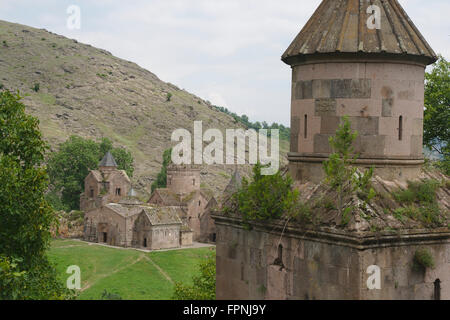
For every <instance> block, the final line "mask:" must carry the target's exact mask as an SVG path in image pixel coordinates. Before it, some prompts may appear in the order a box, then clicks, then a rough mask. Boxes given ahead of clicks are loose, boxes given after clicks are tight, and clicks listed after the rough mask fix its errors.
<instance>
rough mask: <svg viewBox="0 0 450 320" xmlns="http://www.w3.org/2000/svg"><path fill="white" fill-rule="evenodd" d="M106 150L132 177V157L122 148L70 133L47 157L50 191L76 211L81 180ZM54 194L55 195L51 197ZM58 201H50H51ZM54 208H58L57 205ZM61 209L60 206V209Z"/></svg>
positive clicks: (105, 141)
mask: <svg viewBox="0 0 450 320" xmlns="http://www.w3.org/2000/svg"><path fill="white" fill-rule="evenodd" d="M107 151H111V153H112V155H113V156H114V158H115V159H116V162H117V165H118V169H120V170H125V171H126V172H127V174H128V175H129V176H130V177H132V176H133V171H134V167H133V157H132V156H131V153H130V152H128V151H126V150H124V149H122V148H113V146H112V142H111V141H110V140H109V139H106V138H103V139H102V140H101V142H95V141H93V140H90V139H84V138H81V137H78V136H71V137H70V138H69V139H68V140H67V141H65V142H64V143H62V144H61V145H60V146H59V151H58V152H54V153H52V154H51V156H50V157H49V159H48V171H49V176H50V182H51V186H52V190H51V194H53V195H55V194H61V202H62V206H63V208H68V209H69V210H78V209H79V208H80V203H79V202H80V194H81V193H82V192H83V189H84V179H85V178H86V176H87V175H88V173H89V171H90V170H95V169H97V168H98V164H99V162H100V160H101V159H102V158H103V156H104V155H105V153H106V152H107ZM53 197H54V196H53ZM55 203H56V204H57V202H56V201H52V204H55ZM57 207H59V208H61V206H60V205H57ZM63 208H61V209H63Z"/></svg>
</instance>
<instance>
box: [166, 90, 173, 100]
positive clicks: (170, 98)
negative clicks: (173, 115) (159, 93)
mask: <svg viewBox="0 0 450 320" xmlns="http://www.w3.org/2000/svg"><path fill="white" fill-rule="evenodd" d="M170 100H172V94H171V93H170V92H168V93H167V100H166V101H167V102H169V101H170Z"/></svg>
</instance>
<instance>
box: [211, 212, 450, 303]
mask: <svg viewBox="0 0 450 320" xmlns="http://www.w3.org/2000/svg"><path fill="white" fill-rule="evenodd" d="M214 218H215V221H216V228H217V229H218V235H217V236H218V238H217V262H216V264H217V276H216V277H217V288H218V289H217V298H218V299H237V300H239V299H252V300H253V299H255V300H257V299H277V300H286V299H289V300H290V299H296V300H305V299H306V300H308V299H312V300H313V299H339V300H340V299H350V300H359V299H361V300H364V299H388V300H390V299H408V300H409V299H425V300H430V299H434V298H435V296H434V294H435V283H436V281H437V280H439V284H440V288H441V292H440V295H441V296H440V298H441V299H450V232H449V231H448V229H446V228H444V229H442V230H434V231H433V232H430V231H429V230H422V231H420V230H416V231H404V232H402V234H401V235H399V234H397V233H392V232H391V233H389V232H388V233H385V234H382V235H378V236H375V235H373V234H371V233H367V234H349V233H346V232H338V231H335V230H334V231H331V230H327V229H323V230H322V231H320V230H308V229H302V228H301V226H298V225H289V226H288V227H287V228H286V229H284V228H285V225H284V224H283V223H282V222H279V223H276V222H275V223H270V224H263V223H259V224H258V223H255V224H254V225H253V226H254V229H253V230H251V231H248V230H244V229H243V228H242V226H241V221H240V220H239V219H237V218H232V217H224V216H214ZM283 229H284V233H283ZM423 247H426V248H428V250H430V252H431V253H432V255H433V257H434V258H435V263H436V265H437V266H438V267H437V268H436V269H434V270H431V269H427V270H426V271H414V269H413V259H414V255H415V252H416V250H417V249H419V248H423ZM280 250H281V251H280ZM371 265H377V266H379V267H380V268H381V290H369V289H368V287H367V280H368V278H369V276H370V274H367V268H368V267H369V266H371Z"/></svg>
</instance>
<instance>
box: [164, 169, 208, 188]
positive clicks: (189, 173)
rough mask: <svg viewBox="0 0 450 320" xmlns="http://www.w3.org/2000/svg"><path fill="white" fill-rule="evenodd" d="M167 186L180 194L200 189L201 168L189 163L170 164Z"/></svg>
mask: <svg viewBox="0 0 450 320" xmlns="http://www.w3.org/2000/svg"><path fill="white" fill-rule="evenodd" d="M167 188H168V189H169V190H170V191H171V192H173V193H175V194H179V195H182V194H189V193H191V192H193V191H200V169H199V168H196V167H194V166H188V165H180V166H175V165H171V166H169V167H168V168H167Z"/></svg>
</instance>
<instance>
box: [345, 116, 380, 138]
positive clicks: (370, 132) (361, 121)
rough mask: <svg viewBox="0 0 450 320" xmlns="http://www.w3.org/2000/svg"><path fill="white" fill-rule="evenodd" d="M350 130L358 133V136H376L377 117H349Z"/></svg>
mask: <svg viewBox="0 0 450 320" xmlns="http://www.w3.org/2000/svg"><path fill="white" fill-rule="evenodd" d="M350 122H351V124H352V129H353V130H356V131H358V135H359V136H374V135H378V134H379V131H378V128H379V117H364V118H362V117H350Z"/></svg>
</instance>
